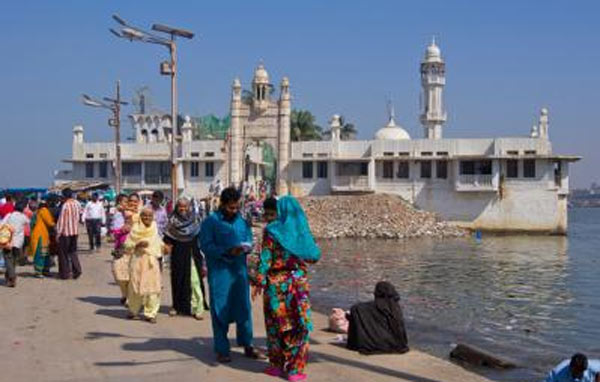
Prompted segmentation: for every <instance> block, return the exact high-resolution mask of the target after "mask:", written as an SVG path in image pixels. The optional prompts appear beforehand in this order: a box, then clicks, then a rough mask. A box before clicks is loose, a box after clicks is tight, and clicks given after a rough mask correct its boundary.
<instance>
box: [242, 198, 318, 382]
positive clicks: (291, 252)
mask: <svg viewBox="0 0 600 382" xmlns="http://www.w3.org/2000/svg"><path fill="white" fill-rule="evenodd" d="M263 208H264V211H265V213H264V217H265V220H266V221H267V222H268V224H267V227H266V228H265V231H264V234H263V242H262V251H261V253H260V260H259V265H258V272H257V275H256V283H255V286H254V288H253V291H252V297H253V298H255V297H256V296H257V295H258V294H259V293H261V292H264V316H265V327H266V331H267V349H268V357H269V364H270V365H269V367H268V368H267V369H265V373H266V374H268V375H271V376H275V377H277V376H281V375H285V376H286V377H287V379H288V380H289V381H301V380H304V379H306V374H304V368H305V366H306V361H307V358H308V342H309V333H310V331H312V320H311V309H310V301H309V284H308V264H311V263H315V262H317V261H318V260H319V258H320V257H321V250H320V249H319V247H318V246H317V245H316V243H315V240H314V238H313V236H312V234H311V232H310V228H309V225H308V221H307V219H306V216H305V215H304V211H303V210H302V207H301V206H300V204H299V203H298V201H297V200H296V199H294V198H293V197H292V196H285V197H283V198H281V199H279V201H277V200H275V199H274V198H269V199H267V200H265V202H264V204H263Z"/></svg>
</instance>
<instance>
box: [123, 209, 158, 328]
mask: <svg viewBox="0 0 600 382" xmlns="http://www.w3.org/2000/svg"><path fill="white" fill-rule="evenodd" d="M123 247H124V250H125V251H126V252H129V253H131V263H130V264H129V291H128V294H127V303H128V305H129V314H128V318H130V319H134V318H136V317H137V315H138V313H139V311H140V309H142V308H143V312H144V318H145V319H146V320H147V321H149V322H151V323H156V315H157V314H158V310H159V308H160V291H161V281H160V266H159V263H158V258H159V257H161V256H162V253H163V250H164V244H163V242H162V240H161V238H160V236H159V234H158V229H157V228H156V222H155V221H154V212H153V211H152V209H150V208H144V209H143V210H142V212H141V214H140V220H139V221H138V222H136V223H134V224H133V227H132V229H131V232H130V233H129V235H128V236H127V240H126V241H125V243H124V244H123Z"/></svg>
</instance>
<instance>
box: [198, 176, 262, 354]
mask: <svg viewBox="0 0 600 382" xmlns="http://www.w3.org/2000/svg"><path fill="white" fill-rule="evenodd" d="M220 202H221V203H220V208H219V210H217V211H216V212H213V213H212V214H211V215H210V216H209V217H208V218H206V219H205V220H204V222H203V223H202V229H201V231H200V249H201V250H202V252H203V253H204V254H205V256H206V265H207V267H208V286H209V296H210V315H211V319H212V328H213V343H214V350H215V352H216V353H217V360H218V361H219V362H230V361H231V357H230V346H229V340H228V339H227V332H228V330H229V324H231V323H234V322H235V324H236V331H237V344H238V345H239V346H243V347H244V353H245V355H246V356H247V357H250V358H263V357H264V356H263V355H262V354H260V353H259V352H258V351H256V349H254V348H253V346H252V311H251V306H250V292H249V284H248V269H247V265H246V254H247V253H248V252H249V250H250V248H251V244H252V230H251V228H250V226H249V224H248V223H247V222H246V221H245V220H244V219H243V218H242V216H241V214H240V212H239V209H240V193H239V192H238V191H237V190H236V189H235V188H233V187H230V188H226V189H224V190H223V192H222V193H221V198H220Z"/></svg>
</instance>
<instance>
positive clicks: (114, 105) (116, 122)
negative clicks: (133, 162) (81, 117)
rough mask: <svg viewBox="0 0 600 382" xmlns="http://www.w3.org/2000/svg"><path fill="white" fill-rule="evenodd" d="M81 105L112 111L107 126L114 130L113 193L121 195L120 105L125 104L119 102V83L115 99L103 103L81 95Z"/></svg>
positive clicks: (105, 99)
mask: <svg viewBox="0 0 600 382" xmlns="http://www.w3.org/2000/svg"><path fill="white" fill-rule="evenodd" d="M83 104H84V105H86V106H91V107H101V108H104V109H108V110H110V111H112V113H113V117H112V118H110V119H109V120H108V125H109V126H112V127H114V128H115V191H116V193H117V195H118V194H120V193H121V185H122V183H121V105H127V102H124V101H121V81H117V96H116V98H109V97H104V98H103V101H99V100H96V99H94V98H92V97H90V96H88V95H86V94H83Z"/></svg>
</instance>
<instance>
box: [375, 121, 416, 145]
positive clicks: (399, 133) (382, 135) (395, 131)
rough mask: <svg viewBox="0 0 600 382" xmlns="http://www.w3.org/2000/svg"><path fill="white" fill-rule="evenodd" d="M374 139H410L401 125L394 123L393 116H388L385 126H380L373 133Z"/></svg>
mask: <svg viewBox="0 0 600 382" xmlns="http://www.w3.org/2000/svg"><path fill="white" fill-rule="evenodd" d="M375 139H377V140H379V141H385V140H389V141H402V140H406V139H410V135H409V134H408V132H407V131H406V130H404V129H403V128H402V127H400V126H398V125H396V122H394V119H393V118H390V121H389V122H388V124H387V126H385V127H382V128H381V129H379V130H378V131H377V133H375Z"/></svg>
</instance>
